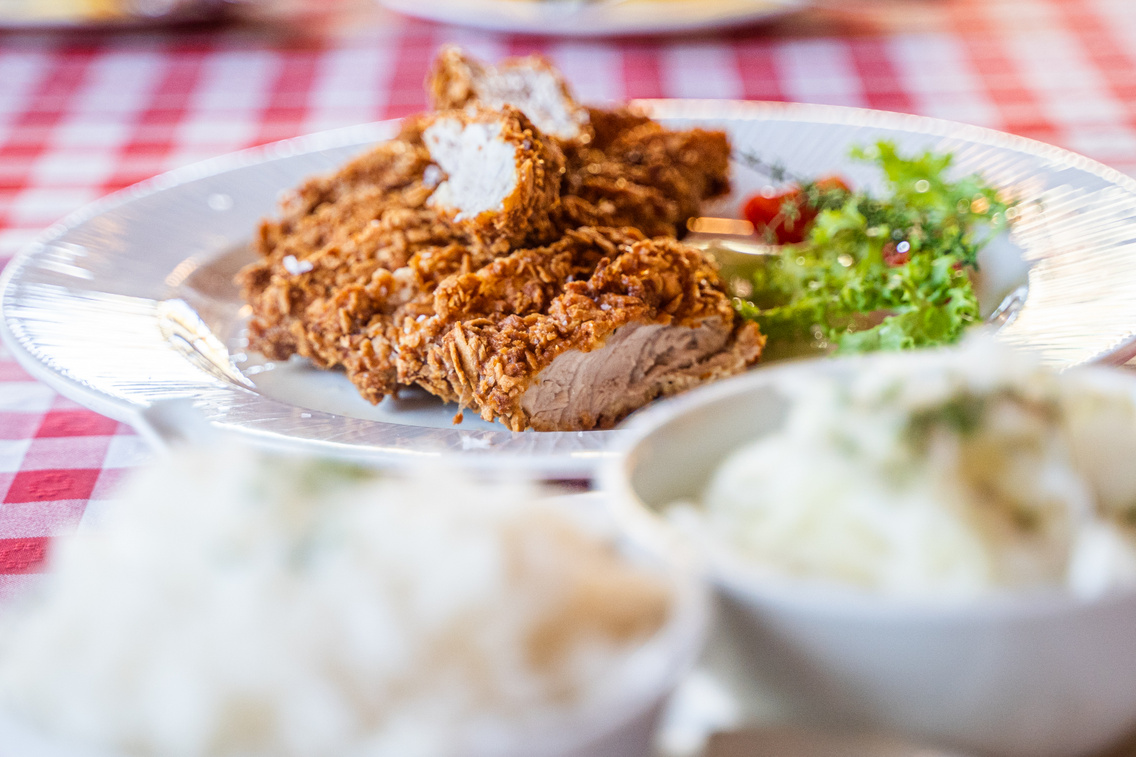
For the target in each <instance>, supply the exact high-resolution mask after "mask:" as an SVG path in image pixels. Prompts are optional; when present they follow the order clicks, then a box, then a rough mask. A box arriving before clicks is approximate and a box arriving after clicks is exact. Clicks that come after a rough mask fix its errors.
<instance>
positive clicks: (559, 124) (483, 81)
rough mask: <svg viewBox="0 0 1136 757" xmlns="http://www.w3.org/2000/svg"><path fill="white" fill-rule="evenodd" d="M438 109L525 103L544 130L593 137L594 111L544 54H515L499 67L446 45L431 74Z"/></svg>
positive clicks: (429, 87)
mask: <svg viewBox="0 0 1136 757" xmlns="http://www.w3.org/2000/svg"><path fill="white" fill-rule="evenodd" d="M426 94H427V95H428V96H429V98H430V106H431V107H432V108H433V109H434V110H456V109H460V108H465V107H467V106H469V105H473V104H477V105H481V106H483V107H487V108H490V109H494V110H496V109H499V108H501V107H503V106H505V105H511V106H514V107H516V108H519V109H520V110H521V111H523V112H524V113H525V115H527V116H528V117H529V118H530V119H531V120H532V122H533V123H534V124H536V126H537V128H539V129H540V130H541V131H542V132H543V133H545V134H547V135H549V136H550V137H553V138H555V139H558V140H562V141H566V142H571V141H580V142H587V141H590V140H591V130H590V128H589V126H588V110H587V108H584V107H583V106H581V105H580V104H579V103H577V102H576V100H575V98H574V97H573V96H572V91H571V89H570V88H569V87H568V83H567V82H566V81H564V78H563V77H562V76H561V75H560V72H559V71H557V70H556V68H554V67H553V66H552V64H551V63H549V62H548V61H547V60H545V59H544V58H542V57H541V56H539V55H530V56H527V57H524V58H509V59H507V60H504V61H502V62H501V63H500V64H498V65H497V66H491V65H489V64H487V63H482V62H481V61H478V60H476V59H474V58H471V57H469V56H467V55H466V54H465V53H463V52H462V51H461V49H460V48H457V47H454V46H453V45H447V46H446V47H443V48H442V49H441V51H440V52H439V53H438V57H437V58H436V59H435V60H434V65H433V67H432V68H431V69H430V73H429V74H428V75H427V77H426Z"/></svg>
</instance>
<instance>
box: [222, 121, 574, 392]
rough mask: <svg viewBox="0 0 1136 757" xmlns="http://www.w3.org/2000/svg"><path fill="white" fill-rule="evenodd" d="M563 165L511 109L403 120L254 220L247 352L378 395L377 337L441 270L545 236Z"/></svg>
mask: <svg viewBox="0 0 1136 757" xmlns="http://www.w3.org/2000/svg"><path fill="white" fill-rule="evenodd" d="M563 165H564V158H563V155H562V154H561V152H560V150H559V148H557V147H556V145H555V144H553V143H550V142H549V141H548V140H546V139H544V138H543V137H542V136H541V135H540V134H539V132H537V131H536V130H535V129H534V128H533V127H532V125H531V124H530V123H529V122H528V120H527V119H526V118H525V117H524V116H523V115H522V114H521V113H520V112H519V111H517V110H515V109H512V108H504V109H502V110H501V111H500V112H492V111H486V110H476V111H468V112H453V113H439V114H433V115H428V116H423V117H420V118H417V119H412V120H410V121H409V122H408V123H407V125H406V127H405V128H404V129H403V132H402V134H401V135H400V136H399V137H398V138H397V139H394V140H391V141H390V142H386V143H383V144H381V145H379V146H377V147H375V148H374V149H372V150H371V151H369V152H368V153H366V154H364V155H362V156H361V157H359V158H356V159H355V160H353V161H351V162H350V163H348V164H347V165H346V166H344V167H343V168H342V169H341V170H340V171H338V172H337V173H336V174H334V175H333V176H330V177H320V178H316V179H312V180H309V181H308V182H306V183H305V184H304V185H303V186H301V187H300V188H299V189H298V190H297V191H296V192H294V193H293V194H292V195H291V196H289V197H288V198H286V199H285V200H284V202H283V203H282V207H281V217H280V219H279V220H276V221H265V222H263V223H262V224H261V227H260V233H259V236H258V239H257V243H256V247H257V251H258V252H259V253H260V255H261V259H260V260H259V261H257V262H256V263H253V264H251V265H249V266H247V267H246V268H245V269H244V270H243V271H242V272H241V273H240V275H239V276H238V283H239V284H240V286H241V290H242V296H243V297H244V298H245V300H246V301H247V302H248V303H249V304H250V305H251V308H252V311H253V317H252V319H251V321H250V323H249V332H248V333H249V347H250V348H251V349H253V350H256V351H259V352H261V353H263V354H264V355H265V356H266V357H269V358H271V359H274V360H282V359H285V358H287V357H289V356H290V355H292V354H299V355H302V356H304V357H307V358H310V359H311V360H312V361H313V362H314V363H315V364H316V365H318V366H320V367H323V368H329V367H333V366H337V365H343V366H345V367H347V369H348V372H349V374H350V375H352V376H353V377H354V376H355V374H363V375H360V377H359V383H360V388H361V389H364V388H365V389H364V394H365V395H366V396H367V397H368V399H371V400H372V401H374V402H377V401H379V400H380V399H382V397H383V396H384V395H386V394H390V393H392V392H393V391H395V390H396V389H397V383H396V382H395V368H394V364H393V361H392V355H391V352H390V346H389V344H388V343H387V342H386V341H385V340H384V339H383V338H382V336H381V333H382V332H384V331H386V330H389V328H390V327H391V323H392V322H393V320H394V319H395V318H396V316H398V315H399V314H400V313H401V312H402V311H405V310H407V309H411V310H413V309H414V308H415V307H416V306H417V305H420V304H421V302H423V301H426V302H428V301H429V298H430V294H431V292H432V291H433V287H434V285H435V284H436V283H437V282H438V281H440V280H441V279H442V278H444V277H445V276H447V275H449V274H450V273H453V272H455V271H462V270H474V269H476V268H478V267H480V266H481V265H483V264H484V263H486V262H488V261H489V260H491V259H492V258H494V257H496V256H498V255H502V254H507V253H508V252H509V251H510V250H511V249H512V246H513V245H515V244H520V243H524V242H529V243H535V244H539V243H542V242H545V241H548V240H549V239H551V238H553V237H555V236H556V235H557V234H558V232H557V230H556V229H555V228H554V227H553V225H552V222H551V220H550V217H549V213H550V209H555V208H556V207H557V206H558V195H559V187H560V181H561V175H562V173H563ZM416 314H417V313H416Z"/></svg>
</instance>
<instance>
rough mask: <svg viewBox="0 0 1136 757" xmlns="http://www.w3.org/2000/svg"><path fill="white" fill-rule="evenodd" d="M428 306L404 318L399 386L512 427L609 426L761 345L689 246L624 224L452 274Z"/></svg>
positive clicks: (724, 370)
mask: <svg viewBox="0 0 1136 757" xmlns="http://www.w3.org/2000/svg"><path fill="white" fill-rule="evenodd" d="M434 312H435V315H434V316H433V317H430V318H426V319H422V320H421V321H418V322H415V323H410V322H404V326H403V330H402V332H400V334H399V380H400V381H402V382H403V383H410V382H415V383H418V384H420V385H422V386H424V387H425V388H426V389H428V390H429V391H431V392H433V393H434V394H437V395H439V396H441V397H443V398H445V399H447V400H449V401H453V402H458V403H460V404H462V405H463V406H466V407H471V408H473V409H475V410H477V411H478V412H480V414H481V417H483V418H485V419H486V420H493V419H500V420H501V421H502V422H503V423H504V424H505V425H507V426H508V427H509V428H511V429H513V430H515V431H520V430H523V429H526V428H534V429H537V430H540V431H551V430H556V431H566V430H586V429H593V428H609V427H611V426H612V425H614V424H615V423H617V422H618V421H619V420H620V419H621V418H623V417H624V416H625V415H626V414H627V413H629V412H631V411H632V410H634V409H636V408H638V407H640V406H642V405H643V404H645V403H646V402H648V401H650V400H651V399H653V398H655V397H658V396H661V395H666V394H672V393H674V392H677V391H680V390H682V389H686V388H688V387H690V386H693V385H695V384H698V383H702V382H704V381H708V380H710V379H713V378H717V377H720V376H726V375H730V374H733V373H737V372H739V371H741V370H743V369H744V368H745V367H746V366H747V365H750V364H752V363H753V362H754V361H756V360H757V358H758V356H759V355H760V353H761V348H762V346H763V344H764V339H763V337H761V335H760V334H759V332H758V330H757V328H756V326H754V325H753V324H751V323H741V322H740V321H739V319H738V318H737V317H736V316H735V314H734V311H733V308H732V307H731V305H730V302H729V298H728V297H727V296H726V294H725V293H724V291H723V287H722V282H721V280H720V279H719V278H718V275H717V272H716V271H715V270H714V268H713V267H712V266H711V265H710V264H709V263H707V261H706V260H705V259H704V258H703V257H702V255H701V254H700V253H699V252H698V251H697V250H694V249H692V248H689V247H686V246H684V245H682V244H681V243H679V242H676V241H674V240H672V239H645V238H644V237H643V235H642V234H640V233H639V232H638V231H636V230H634V229H602V228H601V229H591V228H589V229H579V230H576V231H573V232H570V233H569V235H568V236H567V237H565V239H563V240H561V241H559V242H557V243H555V244H553V245H550V246H548V247H545V248H539V249H531V250H519V251H517V252H515V253H513V254H512V255H510V256H508V257H505V258H500V259H497V260H495V261H493V262H492V263H490V264H489V265H487V266H485V267H484V268H482V269H481V270H479V271H476V272H474V273H470V274H465V275H458V276H453V277H451V278H449V279H447V280H446V281H444V282H443V283H442V284H441V285H439V286H438V288H437V289H436V290H435V292H434Z"/></svg>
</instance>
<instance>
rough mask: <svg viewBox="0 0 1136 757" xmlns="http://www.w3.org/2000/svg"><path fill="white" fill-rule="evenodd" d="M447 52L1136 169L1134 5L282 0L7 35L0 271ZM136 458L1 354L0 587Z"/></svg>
mask: <svg viewBox="0 0 1136 757" xmlns="http://www.w3.org/2000/svg"><path fill="white" fill-rule="evenodd" d="M288 3H293V4H294V7H289V6H288ZM447 42H454V43H457V44H460V45H463V46H465V47H467V48H468V49H470V50H471V51H472V52H473V53H475V54H476V55H478V56H481V57H484V58H488V59H497V58H499V57H501V56H505V55H516V54H527V53H529V52H540V53H543V54H545V55H547V56H548V57H550V58H551V59H552V60H553V61H554V62H555V63H557V64H558V65H559V66H560V67H561V68H562V69H563V70H564V71H565V73H566V74H567V75H568V77H569V78H570V79H571V80H572V82H573V84H574V85H575V87H576V89H577V91H578V94H579V95H580V97H581V98H582V99H584V100H587V101H616V100H623V99H626V98H633V97H677V98H681V97H710V98H737V99H756V100H794V101H802V102H815V103H833V104H841V105H855V106H864V107H871V108H881V109H886V110H895V111H904V112H910V113H918V114H924V115H930V116H937V117H942V118H947V119H953V120H957V121H964V122H970V123H976V124H981V125H984V126H989V127H993V128H996V129H1003V130H1006V131H1010V132H1014V133H1017V134H1021V135H1024V136H1027V137H1032V138H1035V139H1039V140H1043V141H1046V142H1051V143H1055V144H1058V145H1061V146H1063V147H1067V148H1069V149H1072V150H1075V151H1078V152H1081V153H1084V154H1086V155H1088V156H1090V157H1092V158H1095V159H1097V160H1100V161H1102V162H1104V163H1106V164H1109V165H1111V166H1113V167H1115V168H1118V169H1120V170H1122V171H1125V172H1127V173H1133V174H1136V2H1133V0H859V1H858V2H857V1H854V0H820V1H819V2H818V3H817V5H816V7H814V8H811V9H809V10H807V11H805V12H803V13H800V14H797V15H794V16H792V17H789V18H785V19H782V20H778V21H776V22H774V23H771V24H767V25H764V26H758V27H753V28H749V29H741V30H735V31H730V32H727V33H718V34H714V35H703V36H696V37H670V38H663V39H638V38H625V39H615V40H560V39H556V38H532V37H517V36H510V35H495V34H491V33H486V32H477V31H471V30H465V29H459V28H453V27H447V26H440V25H433V24H429V23H425V22H420V21H414V20H409V19H405V18H400V17H397V16H394V15H392V14H389V13H387V12H385V11H382V10H380V9H379V8H378V7H377V6H376V5H374V4H372V3H370V2H366V1H365V0H322V2H312V3H310V4H309V5H308V6H307V7H306V8H305V7H302V6H301V5H300V2H299V0H283V2H281V3H279V4H278V5H277V7H275V8H273V9H269V10H268V11H265V12H262V14H261V16H260V17H257V18H252V19H247V20H244V21H241V22H238V23H233V24H229V25H225V26H222V27H217V28H196V29H180V30H176V31H175V30H163V29H149V30H142V31H133V32H120V33H114V34H102V33H91V32H81V31H80V32H73V33H67V34H52V33H7V34H5V33H0V264H2V263H4V262H6V261H7V260H8V259H10V257H11V256H12V255H14V254H16V253H17V252H18V250H19V249H20V248H21V247H23V246H24V245H25V244H27V243H28V242H29V241H31V240H32V239H33V238H34V237H35V236H36V235H37V234H38V233H39V232H40V231H41V230H42V229H44V228H45V227H46V226H48V225H49V224H51V223H52V222H54V221H56V220H58V219H59V218H61V217H62V216H64V215H66V214H67V213H69V212H70V211H72V210H74V209H76V208H78V207H79V206H81V205H83V204H85V203H87V202H89V201H91V200H94V199H96V198H98V197H100V196H102V195H105V194H107V193H109V192H112V191H114V190H117V189H120V188H122V187H125V186H127V185H130V184H132V183H135V182H137V181H140V180H142V179H146V178H148V177H150V176H153V175H155V174H158V173H160V172H163V171H166V170H169V169H173V168H176V167H179V166H182V165H185V164H188V163H191V162H194V161H198V160H201V159H205V158H209V157H212V156H216V155H219V154H222V153H226V152H230V151H232V150H236V149H240V148H243V147H248V146H251V145H256V144H261V143H264V142H269V141H273V140H278V139H284V138H288V137H293V136H296V135H299V134H304V133H308V132H313V131H318V130H322V129H328V128H334V127H339V126H345V125H350V124H355V123H361V122H366V121H371V120H375V119H383V118H393V117H399V116H403V115H406V114H409V113H413V112H415V111H417V110H420V109H422V108H423V107H424V106H425V98H424V95H423V91H422V86H421V85H422V81H423V78H424V76H425V74H426V70H427V67H428V65H429V63H430V61H431V59H432V58H433V56H434V54H435V52H436V50H437V48H438V47H439V46H440V45H441V44H443V43H447ZM147 455H148V451H147V449H146V447H145V445H144V444H143V443H142V441H141V440H140V438H139V437H138V436H136V435H135V434H134V433H133V432H132V431H131V430H130V429H129V428H128V427H126V426H124V425H123V424H120V423H117V422H115V421H113V420H109V419H107V418H104V417H101V416H99V415H97V414H94V413H92V412H90V411H87V410H85V409H83V408H82V407H80V406H78V405H76V404H74V403H72V402H70V401H69V400H67V399H64V398H62V397H60V396H59V395H57V394H56V393H55V392H53V391H52V390H50V389H49V388H48V387H46V386H45V385H43V384H41V383H38V382H36V381H35V380H33V379H31V378H30V377H29V376H28V375H26V374H25V373H24V372H23V371H22V370H21V368H20V367H19V366H18V365H16V363H15V362H14V361H13V360H12V359H11V356H10V355H8V354H7V353H4V352H0V502H2V504H0V594H4V593H8V592H11V591H13V590H14V589H15V588H17V587H18V586H20V585H21V584H23V583H25V582H26V581H27V580H29V578H28V577H29V576H30V575H32V574H35V573H36V572H37V571H39V570H40V569H41V563H42V558H43V555H44V551H45V549H46V548H47V547H48V546H49V540H50V538H51V537H52V536H53V535H56V534H61V533H67V532H69V531H71V530H73V529H74V528H76V527H78V526H80V525H81V523H82V522H83V519H84V517H85V516H87V517H90V516H91V515H92V514H93V513H94V512H96V511H97V509H98V504H99V503H100V502H102V501H105V500H106V498H107V497H108V496H110V494H111V492H112V491H113V490H114V487H115V484H116V482H118V481H119V480H120V479H121V477H122V476H123V475H124V474H125V473H126V472H127V471H129V470H130V468H132V467H133V466H136V465H137V464H139V463H140V462H142V461H143V460H145V458H146V457H147ZM1126 751H1128V750H1126ZM1131 753H1136V751H1132V752H1131Z"/></svg>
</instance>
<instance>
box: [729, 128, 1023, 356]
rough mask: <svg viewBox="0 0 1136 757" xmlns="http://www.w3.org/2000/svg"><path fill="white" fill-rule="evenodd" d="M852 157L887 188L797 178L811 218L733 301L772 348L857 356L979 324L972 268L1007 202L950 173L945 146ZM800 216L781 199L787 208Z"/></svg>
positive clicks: (1001, 221) (886, 146)
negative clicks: (805, 347)
mask: <svg viewBox="0 0 1136 757" xmlns="http://www.w3.org/2000/svg"><path fill="white" fill-rule="evenodd" d="M852 157H853V158H854V159H856V160H862V161H867V162H873V163H876V164H877V165H878V166H879V167H880V169H881V170H882V171H883V174H884V177H885V178H886V180H887V188H888V192H887V193H886V194H885V196H883V197H878V198H877V197H873V196H872V195H871V194H869V193H867V192H864V191H848V190H846V189H845V188H843V187H841V186H834V185H833V184H832V182H801V183H800V196H801V197H803V200H804V201H805V202H807V203H808V205H809V207H810V208H813V209H816V210H817V211H818V213H817V216H816V219H815V221H813V223H812V225H811V227H809V229H808V232H807V236H806V237H805V239H804V241H803V242H800V243H797V244H788V245H783V246H782V247H781V248H779V252H778V254H776V255H774V256H770V257H767V258H765V259H764V263H763V264H761V265H760V266H758V268H757V269H756V270H755V271H754V272H753V273H752V274H751V276H752V283H753V289H752V295H750V296H748V297H747V298H745V299H742V298H738V299H737V300H736V301H735V307H736V308H737V310H738V312H739V313H740V314H741V315H742V316H743V317H745V318H749V319H752V320H755V321H757V322H758V324H759V325H760V327H761V330H762V331H763V332H764V333H765V334H766V336H768V337H769V340H770V345H771V346H773V347H776V345H777V343H778V342H781V343H785V342H792V343H797V344H800V343H802V342H804V343H811V344H812V345H813V346H816V347H818V348H828V347H831V346H834V347H835V348H836V351H837V352H864V351H871V350H894V349H905V348H910V347H923V346H931V345H940V344H949V343H952V342H954V341H956V340H957V339H958V338H959V337H960V336H961V335H962V332H963V331H964V330H965V329H966V327H967V326H969V325H971V324H972V323H975V322H976V321H978V320H979V313H978V299H977V297H976V296H975V293H974V289H973V287H972V286H971V281H970V274H971V273H972V272H974V271H977V269H978V261H977V256H978V251H979V250H980V249H981V248H982V246H983V245H984V244H986V243H987V242H988V241H989V240H990V239H991V238H992V237H993V236H994V235H995V234H997V233H998V232H999V231H1001V230H1002V228H1003V227H1004V226H1005V224H1006V221H1007V212H1006V211H1007V210H1009V209H1010V207H1011V204H1010V203H1008V202H1007V201H1006V200H1005V199H1003V198H1001V197H1000V196H999V194H998V192H997V191H996V190H995V189H993V188H992V187H990V186H989V185H987V184H986V183H985V182H984V181H983V180H982V178H981V177H979V176H968V177H965V178H962V179H958V180H954V181H948V180H947V178H946V175H947V172H948V169H949V168H950V166H951V162H952V156H951V155H950V154H949V153H947V154H941V153H933V152H925V153H923V154H921V155H916V156H914V157H904V156H901V155H900V154H899V153H898V152H897V151H896V147H895V145H894V144H893V143H891V142H887V141H881V142H878V143H877V144H875V145H874V146H873V147H870V148H868V149H861V148H855V149H854V150H853V151H852ZM798 201H799V200H798ZM797 212H799V210H798V209H797V206H795V205H794V204H793V203H791V202H788V201H787V202H786V203H785V205H784V210H783V213H784V214H785V215H789V216H791V215H792V214H794V213H797Z"/></svg>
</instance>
